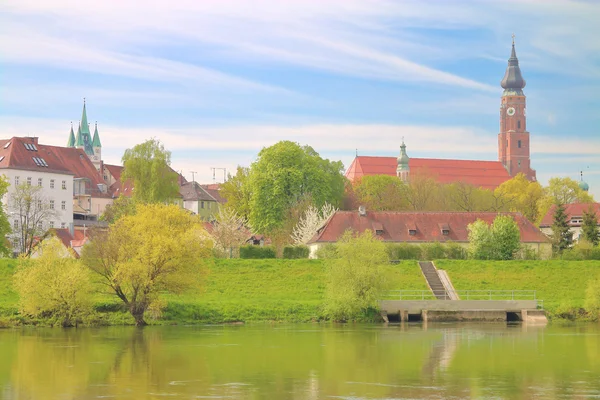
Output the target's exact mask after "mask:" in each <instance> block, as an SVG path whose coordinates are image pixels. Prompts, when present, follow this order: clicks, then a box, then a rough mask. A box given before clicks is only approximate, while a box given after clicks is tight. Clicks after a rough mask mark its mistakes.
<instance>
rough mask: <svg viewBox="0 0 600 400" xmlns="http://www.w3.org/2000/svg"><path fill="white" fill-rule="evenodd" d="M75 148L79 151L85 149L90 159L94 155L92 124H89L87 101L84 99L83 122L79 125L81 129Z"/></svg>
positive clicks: (78, 132)
mask: <svg viewBox="0 0 600 400" xmlns="http://www.w3.org/2000/svg"><path fill="white" fill-rule="evenodd" d="M75 147H77V148H78V149H83V151H85V154H87V155H88V157H90V158H91V156H93V155H94V149H93V147H92V136H91V135H90V124H88V121H87V112H86V109H85V99H83V112H82V114H81V122H80V123H79V129H78V131H77V138H76V142H75Z"/></svg>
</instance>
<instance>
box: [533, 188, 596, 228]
mask: <svg viewBox="0 0 600 400" xmlns="http://www.w3.org/2000/svg"><path fill="white" fill-rule="evenodd" d="M593 202H594V197H593V196H592V195H591V194H589V193H588V192H586V191H584V190H582V189H581V188H580V187H579V183H578V182H577V181H576V180H573V179H571V178H551V179H550V181H549V182H548V186H547V187H545V188H544V196H543V198H542V199H541V200H540V202H539V208H540V211H539V214H538V222H539V221H540V220H541V219H542V218H543V217H544V216H545V215H546V214H547V213H548V210H550V208H551V207H552V206H553V205H554V204H571V203H593Z"/></svg>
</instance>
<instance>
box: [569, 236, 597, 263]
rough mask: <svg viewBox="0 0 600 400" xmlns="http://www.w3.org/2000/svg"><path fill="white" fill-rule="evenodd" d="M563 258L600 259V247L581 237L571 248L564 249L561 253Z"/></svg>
mask: <svg viewBox="0 0 600 400" xmlns="http://www.w3.org/2000/svg"><path fill="white" fill-rule="evenodd" d="M560 258H561V259H562V260H571V261H575V260H600V247H598V246H594V245H593V244H592V243H590V242H588V241H587V240H585V239H581V240H580V241H579V242H578V243H577V244H575V245H574V246H573V247H571V248H570V249H566V250H563V252H562V254H560Z"/></svg>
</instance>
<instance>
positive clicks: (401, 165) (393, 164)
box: [346, 41, 536, 190]
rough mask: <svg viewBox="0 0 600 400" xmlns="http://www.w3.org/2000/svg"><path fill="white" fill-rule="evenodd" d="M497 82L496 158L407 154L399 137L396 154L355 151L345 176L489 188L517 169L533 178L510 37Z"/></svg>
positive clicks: (523, 99) (520, 79)
mask: <svg viewBox="0 0 600 400" xmlns="http://www.w3.org/2000/svg"><path fill="white" fill-rule="evenodd" d="M500 85H501V86H502V88H503V89H504V92H503V94H502V97H501V101H500V133H499V134H498V161H479V160H447V159H437V158H410V157H409V156H408V154H407V152H406V144H405V143H404V140H402V144H401V146H400V155H399V156H398V157H372V156H358V155H357V156H356V158H355V159H354V161H353V162H352V164H351V165H350V167H349V168H348V170H347V171H346V177H347V178H348V179H349V180H351V181H355V180H357V179H360V178H361V177H363V176H368V175H379V174H384V175H391V176H398V177H399V178H400V179H402V180H403V181H405V182H406V181H409V180H410V177H411V176H424V177H431V178H434V179H436V180H437V181H438V182H440V183H452V182H464V183H467V184H471V185H473V186H477V187H482V188H484V189H492V190H493V189H495V188H496V187H498V186H499V185H501V184H502V183H503V182H505V181H507V180H509V179H510V178H512V177H514V176H516V175H517V174H518V173H524V174H525V176H526V177H527V178H528V179H529V180H531V181H535V180H536V172H535V170H533V169H531V162H530V146H529V132H528V131H527V112H526V97H525V94H524V93H523V88H524V87H525V80H524V79H523V76H522V74H521V69H520V67H519V60H518V58H517V55H516V51H515V43H514V41H513V43H512V51H511V55H510V58H509V60H508V66H507V68H506V72H505V74H504V78H503V79H502V81H501V83H500Z"/></svg>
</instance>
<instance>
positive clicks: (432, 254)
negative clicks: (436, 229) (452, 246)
mask: <svg viewBox="0 0 600 400" xmlns="http://www.w3.org/2000/svg"><path fill="white" fill-rule="evenodd" d="M445 257H446V249H445V248H444V245H442V244H441V243H438V242H435V243H423V244H422V245H421V259H423V260H439V259H440V258H445Z"/></svg>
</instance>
